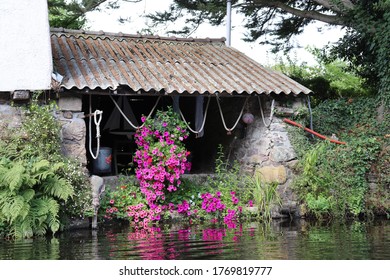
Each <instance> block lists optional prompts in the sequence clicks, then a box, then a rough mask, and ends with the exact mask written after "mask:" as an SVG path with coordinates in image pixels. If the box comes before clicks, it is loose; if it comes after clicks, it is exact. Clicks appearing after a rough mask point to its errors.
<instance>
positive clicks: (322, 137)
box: [283, 119, 347, 145]
mask: <svg viewBox="0 0 390 280" xmlns="http://www.w3.org/2000/svg"><path fill="white" fill-rule="evenodd" d="M283 121H284V122H285V123H288V124H291V125H294V126H297V127H300V128H303V129H304V130H306V131H307V132H309V133H311V134H313V135H315V136H317V137H318V138H321V139H324V140H328V141H330V142H332V143H336V144H340V145H345V144H347V143H345V142H341V141H338V140H336V139H332V138H328V137H326V136H324V135H322V134H319V133H318V132H315V131H314V130H311V129H309V128H307V127H303V126H302V125H300V124H299V123H296V122H294V121H292V120H290V119H283Z"/></svg>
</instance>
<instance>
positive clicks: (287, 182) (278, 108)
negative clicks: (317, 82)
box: [234, 99, 305, 216]
mask: <svg viewBox="0 0 390 280" xmlns="http://www.w3.org/2000/svg"><path fill="white" fill-rule="evenodd" d="M265 104H266V105H265V106H264V107H265V108H264V117H265V120H264V121H265V123H266V124H267V125H268V124H269V123H270V124H269V126H266V125H265V124H264V122H263V120H262V117H261V114H256V115H255V119H254V122H253V123H252V124H249V125H248V126H247V129H246V135H245V137H244V138H243V139H238V140H236V143H235V148H234V159H235V160H237V161H238V162H239V163H240V165H241V167H242V170H243V171H244V172H245V173H246V174H249V175H253V176H260V178H262V181H263V182H265V183H271V182H276V183H277V184H278V189H277V190H278V192H279V194H280V196H281V198H282V207H281V208H280V209H278V211H277V212H278V213H274V216H278V215H281V216H283V213H286V214H287V213H288V214H296V215H299V213H298V208H299V207H298V201H297V197H296V195H295V194H294V193H293V191H292V189H291V183H292V181H293V178H294V174H293V168H294V166H295V165H296V164H297V162H298V161H297V156H296V153H295V151H294V149H293V147H292V145H291V143H290V140H289V137H288V132H287V124H286V123H284V122H283V117H284V116H287V117H288V116H291V115H293V114H295V113H296V111H297V110H298V109H299V108H304V106H305V104H304V103H303V102H302V100H300V99H293V100H291V101H290V102H289V103H286V102H278V101H275V110H274V112H275V113H274V115H273V118H272V121H271V122H270V121H269V119H268V117H269V116H270V108H271V105H270V104H271V103H270V102H269V101H268V102H267V103H265ZM286 104H290V105H289V106H286ZM255 107H256V106H253V105H252V108H255ZM257 108H259V107H257Z"/></svg>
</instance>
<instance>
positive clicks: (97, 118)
mask: <svg viewBox="0 0 390 280" xmlns="http://www.w3.org/2000/svg"><path fill="white" fill-rule="evenodd" d="M92 116H93V121H94V123H95V126H96V142H97V143H96V155H95V154H94V153H93V151H92ZM102 117H103V111H99V110H95V112H93V113H92V104H91V94H90V95H89V122H88V128H89V141H88V147H89V153H90V154H91V156H92V158H93V159H97V157H98V156H99V152H100V122H101V121H102Z"/></svg>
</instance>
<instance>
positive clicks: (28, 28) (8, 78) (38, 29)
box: [0, 0, 53, 91]
mask: <svg viewBox="0 0 390 280" xmlns="http://www.w3.org/2000/svg"><path fill="white" fill-rule="evenodd" d="M52 70H53V65H52V53H51V46H50V27H49V20H48V8H47V1H46V0H0V91H13V90H44V89H49V88H50V82H51V73H52Z"/></svg>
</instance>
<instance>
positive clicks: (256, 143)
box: [0, 28, 312, 208]
mask: <svg viewBox="0 0 390 280" xmlns="http://www.w3.org/2000/svg"><path fill="white" fill-rule="evenodd" d="M50 37H51V50H52V57H53V68H54V69H53V73H54V74H53V75H52V77H53V79H52V85H51V90H49V91H48V93H50V94H51V96H54V97H55V99H56V100H57V101H58V105H59V112H57V118H58V119H59V120H60V122H61V123H62V150H63V152H64V153H65V154H66V155H68V156H70V157H74V158H76V159H78V160H79V161H80V162H81V163H82V164H83V165H84V166H85V167H86V169H87V170H88V171H89V173H90V175H98V176H99V177H103V178H104V179H105V180H106V182H109V178H111V177H110V176H113V175H117V174H119V173H122V172H124V170H126V168H128V167H129V166H130V167H131V154H132V152H133V151H134V148H135V147H134V143H133V142H134V141H133V135H134V132H135V129H134V127H132V126H131V125H129V123H128V121H126V120H125V117H124V116H123V115H125V116H126V117H127V119H129V120H130V121H131V122H132V123H133V125H134V126H137V125H139V124H140V117H141V115H148V114H149V113H150V112H151V111H153V110H159V109H163V108H166V107H167V106H172V107H173V108H174V109H175V110H176V111H178V112H180V113H181V114H182V116H183V117H184V118H185V119H186V121H187V122H188V123H189V126H190V127H191V129H192V130H194V132H196V133H191V137H190V138H189V139H188V141H187V142H188V143H186V144H187V145H188V149H189V150H190V151H191V158H190V160H191V161H192V165H193V169H192V171H191V173H193V174H203V175H202V176H207V175H204V174H209V173H211V172H212V170H213V164H214V160H215V156H216V151H217V146H218V145H219V144H222V145H223V147H224V151H225V153H226V155H227V157H228V159H229V160H231V161H233V160H237V161H238V162H239V163H240V165H241V166H242V167H243V170H244V172H247V173H249V174H254V173H259V174H261V175H262V177H263V179H264V180H266V181H269V182H272V181H274V182H277V183H278V184H279V192H280V193H281V194H282V197H283V203H284V207H285V208H286V207H287V208H294V207H295V198H294V195H293V193H292V192H291V190H290V188H289V185H290V183H291V180H292V176H293V174H292V168H291V167H292V165H294V164H295V159H296V155H295V152H294V150H293V148H292V146H291V144H290V141H289V138H288V135H287V131H286V124H284V123H283V121H282V119H281V118H280V115H281V114H287V115H288V114H293V113H294V109H297V108H301V107H302V106H306V105H305V104H306V98H307V96H308V95H309V94H311V93H312V92H311V90H309V89H307V88H306V87H304V86H302V85H300V84H299V83H297V82H295V81H294V80H292V79H290V78H289V77H287V76H285V75H283V74H281V73H278V72H276V71H273V70H270V69H267V68H265V67H263V66H261V65H260V64H259V63H257V62H256V61H254V60H253V59H251V58H249V57H247V56H246V55H245V54H243V53H241V52H239V51H238V50H236V49H234V48H232V47H228V46H226V45H225V42H224V38H221V39H209V38H206V39H198V38H196V39H195V38H176V37H169V38H168V37H159V36H143V35H130V34H123V33H115V34H114V33H104V32H90V31H83V30H67V29H62V28H60V29H51V31H50ZM29 97H30V94H29V92H28V91H27V92H26V91H18V92H13V93H11V94H10V93H9V92H8V93H6V92H1V93H0V125H2V126H8V127H17V126H18V125H20V114H21V111H20V109H19V108H18V107H12V106H10V103H11V102H12V101H17V102H23V101H26V102H27V101H28V99H29ZM287 105H288V106H287ZM95 112H96V113H98V114H96V117H94V115H93V114H94V113H95ZM101 112H102V114H99V113H101ZM100 117H101V119H100ZM205 117H206V118H205ZM204 120H205V122H204V127H203V129H202V130H200V128H201V127H202V123H203V121H204ZM96 135H100V137H99V138H97V137H96ZM97 139H99V143H97ZM98 144H99V146H100V153H101V154H104V153H105V152H107V155H109V156H110V162H109V163H110V168H109V169H108V170H99V169H98V168H95V167H96V166H95V165H96V164H98V163H97V160H98V159H99V158H98V159H96V160H94V159H93V157H92V156H93V155H96V152H97V151H96V149H95V148H96V146H97V145H98ZM111 160H112V161H111ZM199 176H201V175H199ZM99 177H97V176H92V177H91V178H92V181H96V182H97V184H98V185H99V184H102V183H101V182H102V180H101V178H99ZM94 184H95V183H94Z"/></svg>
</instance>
